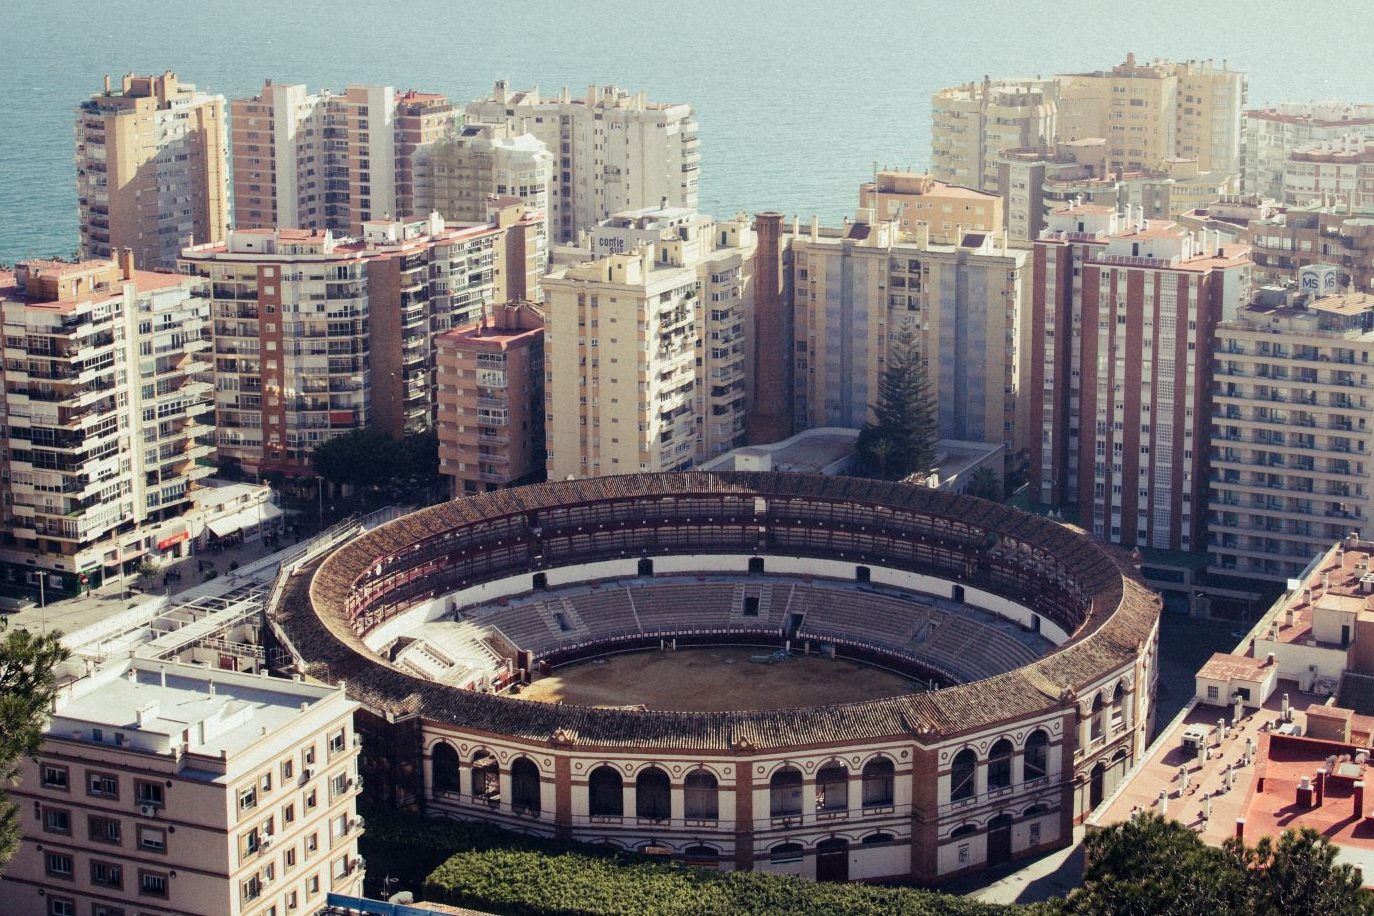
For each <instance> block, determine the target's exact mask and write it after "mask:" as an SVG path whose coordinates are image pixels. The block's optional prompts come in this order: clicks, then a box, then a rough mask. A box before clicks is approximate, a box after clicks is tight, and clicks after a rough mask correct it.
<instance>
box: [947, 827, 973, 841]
mask: <svg viewBox="0 0 1374 916" xmlns="http://www.w3.org/2000/svg"><path fill="white" fill-rule="evenodd" d="M977 832H978V828H977V827H975V826H974V825H973V824H961V825H959V826H958V827H955V828H954V829H953V830H952V831H950V834H949V838H950V839H951V840H961V839H963V838H964V837H966V836H973V835H974V834H975V833H977Z"/></svg>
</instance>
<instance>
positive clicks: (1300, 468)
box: [1207, 267, 1374, 582]
mask: <svg viewBox="0 0 1374 916" xmlns="http://www.w3.org/2000/svg"><path fill="white" fill-rule="evenodd" d="M1334 271H1335V269H1334V268H1330V267H1328V268H1324V269H1323V268H1306V269H1304V271H1303V273H1304V274H1305V275H1307V274H1311V275H1313V276H1315V277H1318V282H1319V284H1320V278H1321V274H1322V273H1323V272H1327V273H1334ZM1318 288H1320V285H1319V287H1318ZM1371 361H1374V297H1371V296H1370V295H1369V294H1367V293H1338V294H1335V295H1321V296H1318V295H1310V296H1300V297H1296V298H1295V297H1293V296H1292V295H1291V293H1289V292H1287V291H1283V290H1279V289H1276V288H1267V289H1264V290H1261V291H1260V296H1259V297H1258V298H1257V300H1256V301H1255V302H1253V303H1252V304H1250V305H1249V306H1247V307H1245V308H1243V309H1241V310H1240V312H1239V314H1238V315H1237V316H1236V317H1235V318H1234V319H1233V320H1230V321H1224V322H1222V323H1221V324H1219V325H1218V326H1217V330H1216V375H1215V381H1214V387H1213V397H1212V400H1213V413H1212V422H1213V426H1212V442H1211V450H1212V470H1211V496H1210V499H1209V502H1208V511H1209V519H1208V524H1207V529H1208V546H1207V553H1208V565H1209V567H1210V568H1211V569H1213V570H1215V571H1217V572H1222V573H1226V574H1228V575H1236V576H1245V577H1247V578H1256V579H1267V580H1271V581H1278V582H1282V581H1285V580H1287V579H1289V578H1293V577H1296V576H1298V575H1299V574H1300V573H1301V572H1302V571H1303V569H1305V568H1306V567H1307V565H1308V563H1310V562H1311V560H1312V558H1313V557H1316V556H1318V555H1319V554H1321V553H1323V552H1324V551H1325V550H1326V549H1327V547H1329V546H1330V544H1331V542H1332V541H1335V540H1340V539H1341V538H1344V537H1346V536H1347V535H1350V534H1351V533H1357V534H1358V535H1359V536H1360V537H1365V538H1367V537H1368V536H1369V534H1370V532H1371V531H1374V527H1371V521H1370V520H1371V519H1374V502H1371V498H1372V497H1374V489H1371V487H1370V485H1369V475H1370V473H1371V471H1374V369H1372V368H1371V365H1374V363H1372V362H1371Z"/></svg>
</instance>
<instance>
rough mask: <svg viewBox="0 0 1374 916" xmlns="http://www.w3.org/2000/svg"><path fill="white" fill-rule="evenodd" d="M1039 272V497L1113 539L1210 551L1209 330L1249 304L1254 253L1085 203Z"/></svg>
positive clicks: (1050, 231)
mask: <svg viewBox="0 0 1374 916" xmlns="http://www.w3.org/2000/svg"><path fill="white" fill-rule="evenodd" d="M1032 267H1033V280H1032V292H1031V300H1030V311H1029V315H1028V321H1029V324H1030V328H1029V339H1030V341H1031V343H1030V347H1031V351H1030V352H1032V353H1034V354H1035V359H1034V360H1032V362H1031V369H1030V377H1029V383H1028V384H1027V386H1026V391H1028V392H1030V393H1031V404H1030V411H1029V414H1030V426H1031V430H1030V436H1029V437H1028V438H1029V440H1030V484H1031V486H1030V489H1031V496H1032V498H1033V499H1035V500H1036V501H1037V502H1040V503H1043V504H1046V505H1049V506H1054V507H1061V508H1066V509H1069V510H1070V511H1071V512H1076V513H1077V514H1076V518H1077V521H1078V524H1079V525H1081V526H1082V527H1083V528H1084V529H1086V530H1088V531H1091V532H1092V533H1093V534H1094V535H1095V536H1097V537H1100V538H1104V539H1106V540H1108V541H1111V542H1112V543H1114V544H1121V545H1123V546H1127V547H1133V546H1141V547H1155V548H1163V549H1168V550H1187V551H1190V550H1200V549H1201V548H1202V545H1203V542H1204V536H1205V530H1206V526H1205V520H1206V512H1205V509H1204V505H1203V500H1204V497H1205V493H1206V489H1207V464H1208V462H1207V443H1208V442H1209V441H1210V436H1211V418H1210V416H1209V407H1208V405H1209V404H1210V401H1211V390H1212V389H1211V379H1212V368H1213V361H1212V342H1213V330H1214V329H1215V327H1216V325H1217V323H1218V322H1220V321H1223V320H1227V319H1229V318H1232V317H1234V316H1235V314H1236V311H1237V309H1239V308H1240V307H1241V306H1242V305H1244V304H1245V303H1246V302H1248V301H1249V289H1250V258H1249V249H1248V248H1247V247H1245V246H1243V245H1237V244H1235V243H1234V242H1232V241H1231V240H1230V239H1229V238H1224V237H1220V236H1218V235H1217V234H1215V233H1212V232H1204V233H1202V234H1201V235H1194V234H1192V233H1189V232H1187V231H1185V230H1184V229H1182V228H1181V227H1179V226H1178V225H1176V224H1174V223H1169V222H1164V221H1153V220H1147V219H1145V218H1144V216H1143V215H1142V214H1141V212H1140V211H1139V210H1133V211H1132V212H1130V213H1128V214H1126V213H1118V212H1116V210H1115V209H1113V208H1110V207H1103V206H1098V205H1088V204H1083V205H1079V206H1076V207H1067V208H1064V209H1062V210H1058V211H1056V212H1054V213H1053V214H1051V216H1050V224H1049V226H1048V228H1047V229H1046V230H1045V231H1044V232H1043V233H1041V236H1040V238H1039V239H1038V240H1037V241H1036V243H1035V251H1034V256H1033V259H1032Z"/></svg>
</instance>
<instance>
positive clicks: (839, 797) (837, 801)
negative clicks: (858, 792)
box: [816, 763, 849, 811]
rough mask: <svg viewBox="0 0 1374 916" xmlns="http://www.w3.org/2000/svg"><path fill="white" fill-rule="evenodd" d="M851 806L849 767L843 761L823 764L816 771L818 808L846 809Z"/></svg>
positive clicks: (827, 809) (828, 809)
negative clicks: (827, 764)
mask: <svg viewBox="0 0 1374 916" xmlns="http://www.w3.org/2000/svg"><path fill="white" fill-rule="evenodd" d="M848 807H849V769H848V768H847V767H846V766H845V765H844V764H842V763H832V764H830V765H829V766H823V767H821V768H820V770H819V771H818V772H817V773H816V810H817V811H844V810H846V809H847V808H848Z"/></svg>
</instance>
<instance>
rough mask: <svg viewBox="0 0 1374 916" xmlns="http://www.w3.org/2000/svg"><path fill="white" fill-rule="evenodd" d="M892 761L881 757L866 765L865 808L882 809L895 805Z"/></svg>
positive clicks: (864, 783)
mask: <svg viewBox="0 0 1374 916" xmlns="http://www.w3.org/2000/svg"><path fill="white" fill-rule="evenodd" d="M893 773H894V767H893V766H892V761H891V760H888V759H887V758H886V757H879V758H877V759H875V760H870V761H869V762H868V763H866V764H864V774H863V780H864V781H863V796H864V802H863V803H864V807H865V808H880V807H884V806H887V805H891V804H892V803H893V782H894V778H893Z"/></svg>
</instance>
